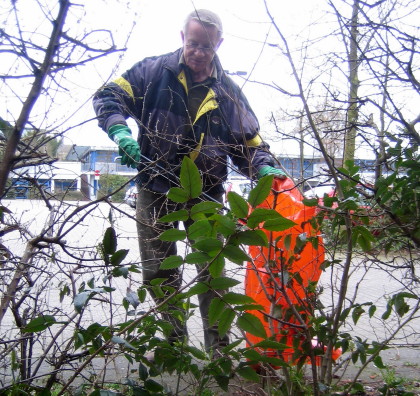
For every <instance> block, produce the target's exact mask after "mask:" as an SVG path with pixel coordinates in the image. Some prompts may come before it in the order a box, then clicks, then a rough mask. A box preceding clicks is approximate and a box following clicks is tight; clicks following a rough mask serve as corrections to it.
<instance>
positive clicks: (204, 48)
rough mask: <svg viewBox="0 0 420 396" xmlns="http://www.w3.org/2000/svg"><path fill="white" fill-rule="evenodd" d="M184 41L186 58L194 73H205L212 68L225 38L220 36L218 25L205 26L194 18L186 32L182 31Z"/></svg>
mask: <svg viewBox="0 0 420 396" xmlns="http://www.w3.org/2000/svg"><path fill="white" fill-rule="evenodd" d="M181 36H182V41H183V43H184V59H185V63H186V64H187V66H188V67H189V68H190V69H191V70H192V71H193V72H194V73H204V72H206V70H207V71H208V70H209V69H210V68H211V66H210V65H211V62H212V60H213V58H214V54H215V52H216V50H217V49H218V48H219V45H220V44H221V42H222V41H223V39H221V38H219V35H218V32H217V29H216V27H214V26H203V25H202V24H201V23H200V22H199V21H196V20H192V21H190V23H189V24H188V27H187V29H186V32H185V34H184V33H183V32H181Z"/></svg>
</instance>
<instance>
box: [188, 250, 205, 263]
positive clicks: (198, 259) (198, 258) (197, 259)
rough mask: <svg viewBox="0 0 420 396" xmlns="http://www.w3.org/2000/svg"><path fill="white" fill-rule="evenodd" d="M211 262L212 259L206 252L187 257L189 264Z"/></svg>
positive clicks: (191, 254) (194, 253)
mask: <svg viewBox="0 0 420 396" xmlns="http://www.w3.org/2000/svg"><path fill="white" fill-rule="evenodd" d="M210 260H211V257H210V256H209V255H208V254H207V253H204V252H192V253H188V254H187V255H186V256H185V262H186V263H187V264H204V263H207V262H209V261H210Z"/></svg>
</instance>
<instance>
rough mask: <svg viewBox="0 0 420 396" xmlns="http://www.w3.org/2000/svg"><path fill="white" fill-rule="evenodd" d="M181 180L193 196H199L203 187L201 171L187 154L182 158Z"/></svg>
mask: <svg viewBox="0 0 420 396" xmlns="http://www.w3.org/2000/svg"><path fill="white" fill-rule="evenodd" d="M179 180H180V182H181V186H182V187H183V188H184V190H186V191H187V192H188V194H189V196H190V197H191V198H198V197H199V196H200V194H201V192H202V188H203V182H202V180H201V176H200V172H199V170H198V168H197V165H195V163H194V161H193V160H192V159H191V158H189V157H187V156H185V157H184V159H183V160H182V164H181V175H180V178H179Z"/></svg>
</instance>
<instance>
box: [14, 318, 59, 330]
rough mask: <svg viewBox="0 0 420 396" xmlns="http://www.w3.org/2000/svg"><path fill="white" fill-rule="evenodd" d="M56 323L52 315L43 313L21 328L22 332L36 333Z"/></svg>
mask: <svg viewBox="0 0 420 396" xmlns="http://www.w3.org/2000/svg"><path fill="white" fill-rule="evenodd" d="M55 323H57V321H56V320H55V318H54V316H52V315H43V316H39V317H38V318H35V319H32V320H31V321H30V322H29V323H28V324H27V325H26V326H25V328H24V329H23V330H22V331H23V332H24V333H37V332H39V331H43V330H45V329H46V328H48V327H50V326H52V325H53V324H55Z"/></svg>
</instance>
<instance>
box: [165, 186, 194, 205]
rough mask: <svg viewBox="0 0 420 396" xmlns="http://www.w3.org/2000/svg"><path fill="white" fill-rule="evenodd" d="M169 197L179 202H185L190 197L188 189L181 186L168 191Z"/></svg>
mask: <svg viewBox="0 0 420 396" xmlns="http://www.w3.org/2000/svg"><path fill="white" fill-rule="evenodd" d="M168 199H170V200H171V201H174V202H177V203H185V202H187V201H188V200H189V199H190V196H189V193H188V191H186V190H184V189H183V188H180V187H172V188H170V189H169V191H168Z"/></svg>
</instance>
